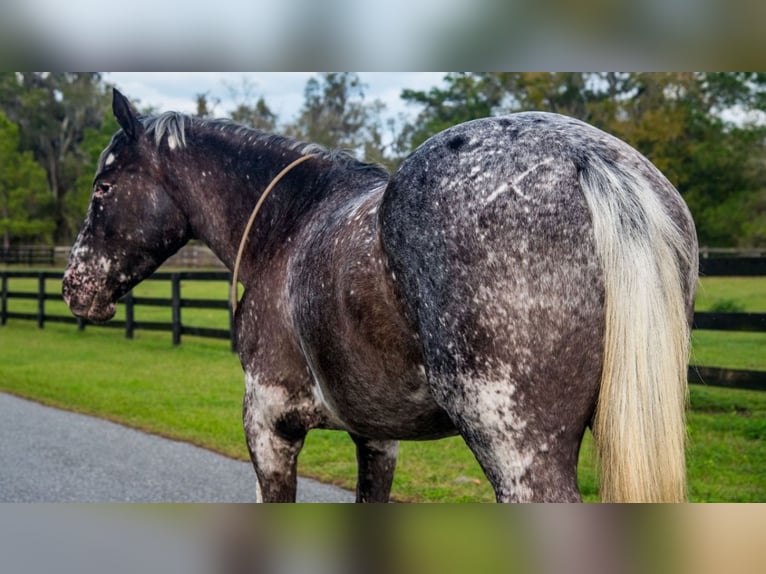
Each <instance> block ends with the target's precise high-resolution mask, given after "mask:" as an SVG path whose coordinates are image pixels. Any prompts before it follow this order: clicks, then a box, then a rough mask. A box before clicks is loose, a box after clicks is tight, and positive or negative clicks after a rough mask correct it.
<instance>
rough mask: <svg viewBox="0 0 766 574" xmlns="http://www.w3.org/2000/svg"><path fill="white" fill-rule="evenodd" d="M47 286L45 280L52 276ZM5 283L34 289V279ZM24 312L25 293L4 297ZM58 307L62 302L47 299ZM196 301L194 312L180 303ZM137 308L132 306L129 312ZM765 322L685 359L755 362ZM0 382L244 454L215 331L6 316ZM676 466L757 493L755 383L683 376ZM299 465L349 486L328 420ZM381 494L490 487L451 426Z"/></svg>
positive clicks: (765, 453) (224, 352)
mask: <svg viewBox="0 0 766 574" xmlns="http://www.w3.org/2000/svg"><path fill="white" fill-rule="evenodd" d="M53 283H54V282H51V285H50V286H49V288H48V290H49V292H51V293H53V292H56V289H58V286H57V285H54V284H53ZM758 285H759V283H758V280H744V281H738V280H728V279H725V280H724V279H717V278H716V279H713V278H710V279H706V280H704V287H703V289H702V290H701V297H700V301H699V308H705V307H706V306H707V307H708V308H710V307H711V306H714V305H715V304H716V303H715V302H716V300H720V299H731V300H734V301H735V302H736V303H737V304H738V305H742V306H744V308H745V309H747V310H748V311H765V310H766V295H764V293H766V289H765V288H764V286H766V280H760V286H761V287H760V289H759V286H758ZM11 289H13V290H27V291H31V292H33V291H34V290H35V289H36V281H35V280H15V281H12V285H11ZM182 289H183V291H182V293H183V296H184V297H197V298H224V297H226V284H225V283H220V284H205V283H193V282H184V284H183V286H182ZM136 294H137V295H140V296H148V297H169V296H170V287H169V283H165V282H146V283H144V284H142V285H141V286H139V288H138V289H137V293H136ZM10 304H11V305H10V309H11V310H14V311H26V312H34V311H35V310H36V302H35V301H11V302H10ZM47 305H48V309H49V312H51V313H57V314H61V315H66V314H67V313H68V311H67V310H66V308H65V306H64V304H63V303H60V302H48V303H47ZM192 311H195V312H196V311H199V313H200V314H199V315H197V314H195V313H192ZM139 313H140V314H139ZM183 314H184V322H185V323H188V324H195V325H199V326H213V327H218V328H226V327H227V326H228V315H227V313H226V311H206V310H191V309H184V311H183ZM136 316H137V319H138V320H152V321H156V320H168V321H169V320H170V316H169V310H165V309H157V308H148V307H147V308H137V311H136ZM764 335H765V334H760V333H758V334H748V333H719V332H705V331H699V332H695V334H694V358H695V362H696V363H697V364H705V365H711V366H725V367H735V368H753V369H760V370H766V345H765V343H766V339H765V338H764ZM0 389H2V390H4V391H7V392H11V393H14V394H17V395H19V396H24V397H28V398H32V399H34V400H38V401H40V402H43V403H46V404H51V405H54V406H58V407H61V408H66V409H69V410H75V411H79V412H85V413H90V414H94V415H97V416H102V417H105V418H109V419H111V420H115V421H118V422H121V423H123V424H126V425H129V426H132V427H136V428H140V429H144V430H146V431H148V432H152V433H156V434H160V435H163V436H168V437H172V438H175V439H179V440H184V441H188V442H191V443H194V444H197V445H200V446H203V447H206V448H210V449H212V450H215V451H217V452H221V453H223V454H226V455H228V456H231V457H233V458H237V459H241V460H246V459H247V449H246V447H245V442H244V436H243V432H242V428H241V395H242V391H243V376H242V370H241V367H240V366H239V363H238V360H237V359H236V356H235V355H233V354H231V352H230V351H229V344H228V342H226V341H215V340H206V339H198V338H194V337H185V338H184V342H183V344H182V345H181V346H179V347H173V346H172V345H171V344H170V334H169V333H149V332H143V331H139V332H137V333H136V339H135V340H134V341H126V340H125V338H124V335H123V334H122V333H120V332H119V331H116V330H111V329H99V328H95V327H89V328H87V329H86V330H85V331H84V332H78V331H77V330H76V329H75V327H74V326H71V325H58V324H50V325H47V326H46V328H45V329H44V330H39V329H38V328H37V326H36V325H35V324H34V323H33V322H29V321H17V320H16V321H14V320H12V321H9V323H8V325H7V326H6V327H3V328H0ZM688 420H689V425H688V428H689V449H688V468H689V485H690V498H691V500H694V501H746V502H764V501H766V480H764V477H766V448H765V447H764V445H766V442H765V440H764V439H766V436H765V435H766V393H758V392H748V391H739V390H729V389H719V388H709V387H701V386H693V387H692V388H691V410H690V413H689V418H688ZM580 459H581V462H580V469H579V482H580V488H581V490H582V492H583V495H584V497H585V499H586V500H591V501H592V500H597V486H596V485H597V475H596V471H595V465H594V461H593V455H592V452H591V440H590V436H589V435H586V438H585V441H584V443H583V449H582V452H581V457H580ZM299 471H300V473H301V474H302V475H304V476H312V477H315V478H319V479H321V480H324V481H327V482H332V483H335V484H339V485H342V486H346V487H349V488H353V485H354V481H355V476H356V463H355V455H354V448H353V444H352V442H351V441H350V439H349V438H348V437H347V436H346V435H345V434H344V433H339V432H329V431H314V432H312V433H310V434H309V436H308V438H307V441H306V446H305V448H304V451H303V453H302V454H301V457H300V463H299ZM393 495H394V497H396V498H397V499H399V500H411V501H490V500H492V498H493V497H492V492H491V489H490V488H489V485H488V484H487V482H486V479H485V478H484V476H483V474H482V472H481V470H480V468H479V466H478V464H477V463H476V461H475V459H474V458H473V455H472V454H471V452H470V451H469V450H468V449H467V448H466V446H465V445H464V444H463V442H462V440H461V439H459V438H452V439H447V440H442V441H433V442H406V443H402V445H401V449H400V458H399V463H398V466H397V473H396V478H395V481H394V489H393Z"/></svg>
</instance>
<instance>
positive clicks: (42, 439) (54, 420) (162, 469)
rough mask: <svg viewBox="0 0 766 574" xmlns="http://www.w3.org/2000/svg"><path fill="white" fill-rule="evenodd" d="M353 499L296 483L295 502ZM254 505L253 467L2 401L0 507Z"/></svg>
mask: <svg viewBox="0 0 766 574" xmlns="http://www.w3.org/2000/svg"><path fill="white" fill-rule="evenodd" d="M353 499H354V495H353V493H351V492H348V491H346V490H343V489H340V488H336V487H333V486H328V485H324V484H320V483H318V482H316V481H313V480H308V479H299V482H298V502H353ZM254 501H255V475H254V473H253V469H252V466H251V465H250V463H246V462H238V461H234V460H231V459H229V458H226V457H224V456H221V455H218V454H216V453H213V452H210V451H207V450H205V449H202V448H198V447H195V446H192V445H189V444H186V443H182V442H177V441H172V440H168V439H164V438H161V437H157V436H154V435H149V434H146V433H143V432H140V431H137V430H133V429H130V428H127V427H123V426H121V425H118V424H114V423H111V422H108V421H104V420H101V419H97V418H93V417H89V416H85V415H80V414H76V413H71V412H67V411H61V410H58V409H53V408H50V407H46V406H43V405H40V404H37V403H34V402H30V401H26V400H23V399H19V398H17V397H13V396H10V395H6V394H3V393H0V502H254Z"/></svg>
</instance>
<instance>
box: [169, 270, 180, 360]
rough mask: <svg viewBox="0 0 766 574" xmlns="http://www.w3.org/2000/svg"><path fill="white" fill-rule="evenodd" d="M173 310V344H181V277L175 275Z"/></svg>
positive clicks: (172, 295) (172, 286) (173, 278)
mask: <svg viewBox="0 0 766 574" xmlns="http://www.w3.org/2000/svg"><path fill="white" fill-rule="evenodd" d="M170 284H171V299H172V303H171V305H172V309H173V344H174V345H180V344H181V275H180V274H178V273H173V275H171V277H170Z"/></svg>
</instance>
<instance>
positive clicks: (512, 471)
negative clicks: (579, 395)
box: [432, 373, 584, 502]
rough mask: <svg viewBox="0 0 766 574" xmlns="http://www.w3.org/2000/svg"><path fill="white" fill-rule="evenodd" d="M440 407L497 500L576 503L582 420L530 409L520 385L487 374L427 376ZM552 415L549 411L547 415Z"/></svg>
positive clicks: (540, 406) (542, 409)
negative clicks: (438, 391)
mask: <svg viewBox="0 0 766 574" xmlns="http://www.w3.org/2000/svg"><path fill="white" fill-rule="evenodd" d="M432 383H433V384H435V386H436V387H438V388H440V389H447V390H446V392H444V393H443V396H442V398H441V401H440V402H441V403H442V405H443V406H444V407H445V410H447V412H449V413H450V415H451V416H452V417H453V419H454V420H455V423H456V425H457V426H458V429H459V430H460V433H461V435H462V436H463V438H464V440H465V441H466V444H467V445H468V447H469V448H470V449H471V451H472V452H473V453H474V455H475V456H476V459H477V460H478V462H479V464H480V465H481V467H482V469H483V470H484V473H485V474H486V476H487V478H488V480H489V481H490V483H491V484H492V487H493V489H494V491H495V496H496V498H497V501H498V502H577V501H580V500H581V497H580V492H579V489H578V487H577V477H576V469H577V457H578V452H579V445H580V440H581V439H582V432H583V428H584V421H583V417H580V416H576V415H575V414H574V413H572V415H569V416H568V415H566V414H564V413H563V412H556V413H555V417H554V418H555V420H553V419H552V418H551V419H549V418H548V417H547V416H546V413H545V410H546V409H549V408H551V407H552V405H550V404H543V403H541V404H539V405H537V407H535V406H534V405H533V404H532V402H531V401H534V399H531V397H529V396H524V395H525V393H523V392H521V391H520V390H517V389H521V388H522V385H519V384H516V383H515V382H514V381H513V380H512V379H509V378H508V377H507V376H502V375H499V374H498V375H497V376H493V375H492V374H491V373H482V374H474V375H466V374H463V375H459V376H441V377H439V376H438V375H437V376H436V377H432ZM552 414H554V413H552Z"/></svg>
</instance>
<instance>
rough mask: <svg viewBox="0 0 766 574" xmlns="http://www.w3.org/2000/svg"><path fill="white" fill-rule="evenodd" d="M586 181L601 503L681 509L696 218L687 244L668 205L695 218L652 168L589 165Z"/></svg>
mask: <svg viewBox="0 0 766 574" xmlns="http://www.w3.org/2000/svg"><path fill="white" fill-rule="evenodd" d="M645 170H652V171H651V172H646V171H645ZM647 173H651V176H650V177H649V178H648V177H647V176H646V174H647ZM650 180H651V182H652V183H650ZM580 184H581V187H582V190H583V192H584V194H585V197H586V200H587V202H588V205H589V207H590V211H591V214H592V219H593V226H594V234H595V242H596V248H597V251H598V255H599V257H600V260H601V263H602V266H603V272H604V287H605V308H606V309H605V313H606V325H605V337H604V366H603V371H602V379H601V390H600V394H599V400H598V405H597V407H596V414H595V419H594V425H593V434H594V437H595V439H596V445H597V449H598V452H599V457H600V460H601V498H602V500H603V501H608V502H681V501H684V500H685V499H686V463H685V442H686V440H685V439H686V427H685V409H686V402H687V384H686V376H687V365H688V358H689V322H688V316H687V313H688V305H689V301H690V298H693V293H690V292H689V291H690V290H691V291H693V289H694V280H693V279H692V278H691V276H692V275H693V277H695V278H696V275H697V247H696V238H695V237H693V224H692V223H691V219H690V217H689V219H688V223H689V225H690V226H691V229H692V237H690V236H689V233H688V229H689V227H688V226H686V225H684V227H686V232H684V231H683V230H682V229H681V228H680V227H679V224H678V222H676V221H674V220H673V218H672V217H671V214H670V213H669V209H670V208H669V206H670V207H672V208H676V207H677V208H678V209H676V217H677V216H678V215H679V214H682V215H683V214H687V215H688V211H687V210H686V208H685V206H683V202H682V200H681V199H680V196H678V195H677V192H675V190H673V188H672V185H671V184H670V183H669V182H667V180H665V178H664V177H662V176H661V175H660V174H659V172H658V171H656V169H655V168H653V167H652V166H651V165H650V164H648V162H646V163H645V164H643V163H642V164H638V165H635V164H634V165H630V166H628V167H618V166H615V165H614V164H606V163H605V162H603V161H601V160H600V159H599V158H589V164H588V167H587V168H586V169H583V170H582V172H581V175H580ZM658 185H661V188H660V189H657V187H658ZM666 186H667V189H666ZM653 187H654V189H653ZM683 223H686V222H683ZM687 273H688V275H687Z"/></svg>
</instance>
